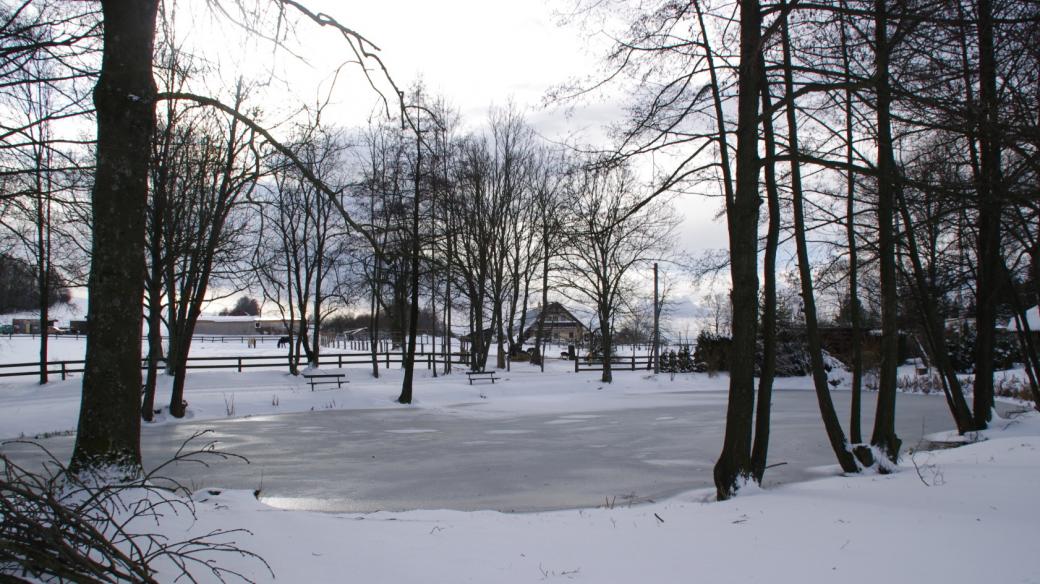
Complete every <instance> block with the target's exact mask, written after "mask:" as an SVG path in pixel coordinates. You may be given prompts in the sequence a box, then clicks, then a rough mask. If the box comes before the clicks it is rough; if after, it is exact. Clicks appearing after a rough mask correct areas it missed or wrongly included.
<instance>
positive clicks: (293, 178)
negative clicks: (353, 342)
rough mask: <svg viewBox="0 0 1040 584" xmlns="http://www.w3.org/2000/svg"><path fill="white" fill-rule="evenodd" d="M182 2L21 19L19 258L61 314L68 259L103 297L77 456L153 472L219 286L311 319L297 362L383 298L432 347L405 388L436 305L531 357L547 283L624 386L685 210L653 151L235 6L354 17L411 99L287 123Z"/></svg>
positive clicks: (14, 112)
mask: <svg viewBox="0 0 1040 584" xmlns="http://www.w3.org/2000/svg"><path fill="white" fill-rule="evenodd" d="M175 8H176V6H175V5H172V4H171V5H165V4H160V3H158V2H153V1H149V2H127V1H117V0H112V1H104V2H101V3H100V10H99V11H98V10H95V9H94V5H83V4H75V5H67V3H61V2H55V3H49V2H23V3H21V4H18V5H13V6H11V7H10V8H8V7H7V6H6V5H5V7H4V9H3V12H2V13H0V23H2V27H3V28H2V29H0V34H2V36H3V38H4V39H5V44H4V49H3V52H2V54H0V58H2V61H0V78H2V79H3V83H2V86H0V89H3V91H4V93H3V96H2V97H3V100H4V104H3V105H4V107H3V109H2V111H3V115H4V116H5V117H4V119H3V134H2V137H3V143H2V144H0V147H2V148H0V155H2V157H3V164H4V169H3V174H2V175H0V178H2V180H3V187H4V188H3V195H2V198H0V204H2V205H4V214H3V216H2V217H3V223H4V227H6V228H7V231H5V235H4V237H3V239H2V243H3V245H4V246H5V247H4V248H3V249H2V250H0V251H3V252H4V254H5V256H6V255H10V253H9V252H11V250H14V249H15V248H17V249H18V251H19V253H21V254H22V255H23V256H24V260H21V261H22V263H23V264H25V265H31V266H32V269H33V270H34V273H35V274H36V275H37V280H38V287H39V289H40V294H39V298H41V301H40V304H41V306H40V310H41V313H42V314H41V318H43V319H46V317H47V302H46V301H45V299H46V298H48V297H49V296H51V295H52V294H50V293H49V288H50V287H54V286H55V284H54V279H53V278H51V274H54V273H60V274H61V275H62V277H63V278H64V279H65V281H67V282H70V283H78V282H81V281H83V280H86V284H87V285H88V287H89V292H90V305H89V314H88V318H89V335H88V341H87V356H86V361H87V363H86V366H85V372H84V378H83V403H82V407H81V412H80V428H79V432H78V434H77V443H76V450H75V453H74V456H73V464H72V470H73V472H78V471H79V470H81V469H91V468H94V467H96V466H99V465H100V466H106V465H111V464H115V465H117V466H120V467H121V468H123V469H124V470H125V471H126V472H127V473H128V474H130V475H132V474H134V473H135V472H136V470H135V469H139V464H140V459H139V453H138V445H137V444H138V438H137V437H138V434H139V429H140V422H141V419H144V420H146V421H148V420H151V419H152V417H153V416H154V414H155V412H156V411H157V410H156V408H157V407H158V406H159V405H161V402H163V401H165V398H166V397H167V396H165V395H160V391H159V390H160V388H161V389H164V390H165V389H167V387H163V386H167V384H165V383H160V380H161V379H163V377H162V376H161V373H162V372H163V371H165V373H166V374H167V376H168V379H169V380H170V383H169V384H168V389H169V394H168V397H169V402H168V404H169V405H168V407H169V412H170V414H172V415H173V416H183V415H184V413H185V401H184V394H183V390H184V383H185V376H186V366H185V364H186V358H187V356H188V354H189V352H190V349H191V341H192V335H193V331H194V328H195V325H196V322H197V321H198V319H199V317H200V316H201V314H202V312H203V310H204V309H205V308H206V307H207V304H208V303H209V302H212V301H213V300H214V299H215V298H219V297H222V296H223V297H227V296H230V295H232V294H237V293H240V292H241V291H243V290H246V289H251V290H254V291H255V290H259V291H260V292H261V293H262V294H261V295H262V298H263V300H264V303H265V305H266V306H274V307H275V309H276V310H278V311H279V312H280V313H281V315H282V317H283V320H284V322H285V323H286V325H287V327H289V328H290V330H289V336H290V339H291V342H290V345H291V349H290V350H291V353H290V355H291V364H290V369H291V370H292V371H293V372H294V373H295V372H297V370H298V369H299V367H300V365H301V364H302V363H304V362H306V364H307V365H308V366H318V364H319V360H320V354H319V353H320V343H319V340H318V331H319V330H320V327H321V323H322V321H323V320H324V319H325V318H327V317H328V316H329V315H330V314H332V312H334V311H335V310H337V309H340V308H343V307H344V306H354V307H357V306H365V305H367V306H368V308H369V309H370V312H371V321H372V326H371V327H370V330H371V331H372V334H373V335H376V334H378V332H379V331H380V330H382V329H390V330H391V331H392V333H393V337H394V338H395V339H400V340H401V342H402V343H403V344H404V350H405V351H406V352H407V353H408V355H407V357H408V358H406V359H405V360H404V363H405V366H404V367H405V376H404V382H403V384H402V391H401V396H400V401H401V402H404V403H407V402H409V401H410V400H411V396H412V379H413V374H412V368H413V367H414V355H415V352H416V338H417V333H418V331H417V327H418V322H419V320H420V315H421V314H425V315H430V316H432V318H433V325H434V327H435V328H436V329H437V331H435V332H437V333H439V335H438V336H439V337H440V338H441V339H442V340H443V341H442V342H443V344H442V346H441V350H442V351H444V352H448V351H450V350H451V344H450V342H449V339H450V338H451V337H452V336H453V335H452V331H453V329H457V328H460V325H459V323H466V326H467V328H468V329H469V333H470V335H469V336H470V339H471V343H472V344H471V347H470V351H471V353H472V355H473V360H472V363H473V366H474V367H475V368H478V369H483V368H484V367H485V366H486V365H487V363H488V360H489V358H490V355H491V353H492V351H494V353H495V356H494V358H495V365H496V366H497V367H508V366H509V364H510V362H511V356H517V355H519V354H520V353H521V352H522V351H523V350H524V348H525V347H524V345H525V343H529V342H532V341H531V339H528V338H526V337H525V335H524V332H525V330H527V329H528V328H529V327H530V325H531V324H532V323H531V322H530V321H531V319H532V317H531V316H530V315H531V311H530V309H531V308H532V307H533V306H534V304H535V303H536V302H538V301H537V298H539V297H540V298H541V300H540V303H541V304H543V305H545V304H547V303H548V301H549V300H550V299H553V300H556V299H558V298H561V297H566V298H570V299H572V300H573V301H575V302H578V303H582V304H587V305H591V306H594V307H595V308H596V320H597V324H598V328H599V329H600V330H599V331H598V334H599V335H600V336H601V337H602V343H601V351H602V356H603V357H604V360H605V362H606V364H607V365H606V367H605V371H604V380H605V381H609V380H610V369H609V356H610V353H611V347H612V342H611V334H612V332H613V330H614V328H615V326H616V322H617V321H618V320H619V319H621V318H623V317H624V315H625V313H626V311H627V312H632V310H633V309H632V307H634V306H636V305H641V306H642V305H645V304H646V302H645V298H637V296H640V295H641V296H643V297H645V296H646V291H645V290H640V289H639V287H638V286H636V284H635V282H636V277H637V274H638V273H639V272H640V271H641V270H646V269H648V268H649V263H650V262H651V261H653V260H655V259H658V258H660V257H661V256H662V255H664V254H665V250H666V249H667V248H668V246H669V244H670V240H669V237H670V234H671V230H672V228H673V227H674V222H673V221H671V220H670V219H669V216H670V215H669V214H668V212H667V209H666V205H664V204H663V203H655V204H653V205H649V206H647V205H644V204H641V201H642V199H643V196H644V195H645V193H644V192H643V187H642V184H643V181H641V180H638V179H637V174H638V173H636V172H635V171H634V170H633V169H632V167H631V166H630V165H628V164H627V163H625V162H623V161H616V160H608V159H603V158H602V157H592V156H586V155H577V154H574V153H573V152H572V151H569V150H567V149H563V148H560V147H556V146H551V145H549V144H547V143H545V142H544V141H542V140H541V139H539V138H538V137H537V136H536V135H535V133H534V132H533V130H532V129H531V127H530V126H529V125H528V124H527V122H526V121H525V120H524V119H523V116H522V115H521V114H520V113H519V112H518V111H517V110H516V109H515V108H513V107H507V108H504V109H497V110H493V111H492V113H491V115H490V117H489V120H488V122H487V124H486V126H485V127H484V128H483V129H479V130H474V131H468V132H464V131H463V130H462V123H461V120H460V119H459V115H458V114H457V113H455V112H454V111H453V110H452V109H451V108H450V107H449V106H447V105H445V103H444V102H443V100H433V99H430V98H428V97H426V96H425V95H424V94H423V91H422V90H421V89H420V88H416V89H413V90H412V91H410V92H409V93H407V94H406V93H405V92H403V91H399V90H398V88H397V86H396V84H395V83H394V81H393V79H392V78H390V76H389V75H388V74H387V71H386V69H385V67H383V64H382V61H381V60H380V57H379V52H378V48H377V47H375V45H373V44H372V43H371V42H370V41H368V40H367V39H366V38H364V37H363V36H361V35H359V34H358V33H357V32H356V31H353V30H352V29H349V28H347V27H344V26H342V25H341V24H340V23H339V22H337V21H336V20H335V19H333V18H331V17H329V16H328V15H325V14H317V13H313V12H311V11H309V10H308V9H307V8H306V7H305V6H303V5H301V4H299V3H297V2H289V1H285V2H276V3H273V4H272V5H270V6H267V5H263V4H252V3H249V2H233V3H227V4H226V5H219V6H218V7H217V8H218V10H217V13H218V14H219V15H220V17H221V18H223V19H226V20H227V21H229V22H231V23H233V25H234V26H238V27H241V28H242V29H243V30H246V31H250V32H251V33H256V32H259V31H266V32H265V33H264V34H263V35H261V36H262V37H263V38H265V39H267V41H269V42H270V43H271V44H272V45H273V46H274V47H276V49H277V47H280V46H282V45H283V44H284V43H285V42H286V41H287V39H288V38H289V36H290V35H291V31H292V30H293V27H294V26H296V25H299V24H300V23H305V22H310V23H311V24H314V25H318V26H321V27H328V28H331V29H334V30H336V31H338V32H339V33H340V34H341V35H342V38H343V41H344V48H345V49H346V51H347V54H348V55H351V56H352V57H351V58H350V59H348V61H357V62H360V63H362V64H363V65H364V67H363V68H362V75H363V78H365V79H367V80H368V81H369V82H370V83H371V84H372V86H373V88H375V89H377V91H381V92H383V93H384V94H385V95H392V96H393V97H394V99H393V100H390V99H385V98H384V100H383V104H384V105H385V112H384V113H385V114H386V115H385V117H384V118H383V119H384V121H382V122H372V123H371V124H370V126H369V127H368V128H367V129H364V130H359V131H352V130H346V129H343V128H340V127H337V126H335V125H331V124H328V123H327V120H328V119H329V118H330V117H331V116H328V115H325V114H324V108H325V107H326V106H327V105H328V100H326V101H325V102H324V103H319V105H318V106H317V107H315V108H306V107H301V110H300V112H298V113H297V115H296V116H295V117H294V118H293V120H292V121H290V122H282V123H281V124H278V125H280V126H282V127H283V128H286V127H287V128H288V130H287V131H284V133H285V134H286V136H287V137H285V138H278V137H276V135H275V132H274V131H272V130H271V128H270V127H269V126H267V125H266V121H265V120H264V116H265V112H264V110H263V108H261V107H258V104H260V103H262V101H263V95H262V94H263V85H262V84H251V83H249V82H248V81H246V80H242V79H239V80H238V81H237V82H235V83H234V84H232V85H231V86H230V87H227V88H226V89H224V90H221V91H220V92H218V94H214V95H201V94H199V93H197V92H196V91H197V90H196V89H194V88H196V87H198V86H199V85H200V84H199V83H197V82H196V80H198V79H200V78H205V77H206V76H207V75H210V74H212V73H213V72H212V71H210V70H209V67H211V64H210V63H208V62H207V61H206V60H205V59H203V58H197V57H196V56H194V55H192V54H191V53H190V52H187V51H185V50H184V49H183V48H182V45H181V44H180V43H179V42H178V39H177V36H176V34H175V33H176V27H175V23H176V18H175V17H174V15H173V14H172V11H173V10H175ZM8 41H9V42H8ZM299 120H303V121H299ZM92 125H96V136H94V137H91V136H90V133H91V132H90V130H91V128H90V127H91V126H92ZM59 130H60V131H59ZM57 249H60V250H61V252H60V253H54V250H57ZM67 250H70V251H67ZM11 253H13V252H11ZM62 262H64V263H62ZM66 264H67V265H66ZM86 265H89V276H88V275H87V274H85V273H83V272H85V269H84V268H83V266H86ZM137 303H141V304H142V310H140V311H137V310H132V309H128V307H130V306H135V305H136V304H137ZM381 320H382V321H384V322H386V323H387V324H386V325H383V324H382V322H381ZM143 324H146V326H144V327H143V326H142V325H143ZM543 324H544V323H542V322H539V323H538V327H537V330H538V332H537V334H536V335H535V339H534V340H533V343H534V344H535V345H536V348H537V351H536V355H538V357H539V358H540V353H541V352H543V350H542V347H541V346H540V345H541V342H542V339H543V336H544V335H543V332H544V330H543V329H544V327H543ZM142 330H146V331H147V351H146V354H147V357H146V363H147V367H146V369H145V371H146V373H145V375H144V378H143V379H142V375H141V366H140V365H141V353H142V351H140V350H139V347H140V335H141V331H142ZM42 342H43V343H46V341H45V340H44V341H42ZM372 346H373V350H375V347H376V344H375V343H373V345H372ZM41 360H42V361H46V345H45V344H44V345H43V348H42V354H41ZM446 361H448V360H446ZM373 373H374V374H375V375H378V370H375V371H374V372H373ZM41 381H46V379H43V380H41ZM142 387H143V388H144V397H143V400H141V399H140V396H141V388H142ZM131 412H133V415H131Z"/></svg>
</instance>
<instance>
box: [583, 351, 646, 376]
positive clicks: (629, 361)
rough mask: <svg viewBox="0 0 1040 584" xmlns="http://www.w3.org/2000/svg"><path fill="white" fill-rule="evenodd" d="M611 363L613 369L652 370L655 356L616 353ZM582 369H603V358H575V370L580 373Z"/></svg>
mask: <svg viewBox="0 0 1040 584" xmlns="http://www.w3.org/2000/svg"><path fill="white" fill-rule="evenodd" d="M610 365H611V370H613V371H624V370H625V369H629V370H631V371H635V370H637V369H646V370H652V369H653V368H654V358H653V357H652V356H650V355H635V354H632V355H627V356H626V355H614V356H613V357H611V358H610ZM581 371H603V359H595V358H593V359H589V358H586V357H578V358H577V359H575V360H574V372H575V373H579V372H581Z"/></svg>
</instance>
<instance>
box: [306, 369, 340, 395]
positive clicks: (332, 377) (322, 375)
mask: <svg viewBox="0 0 1040 584" xmlns="http://www.w3.org/2000/svg"><path fill="white" fill-rule="evenodd" d="M346 376H347V375H346V373H326V372H310V373H304V374H303V378H304V379H306V380H307V383H310V384H311V391H314V386H315V385H327V384H333V383H335V384H336V387H337V388H341V387H343V384H344V383H350V381H349V380H347V379H344V378H345V377H346Z"/></svg>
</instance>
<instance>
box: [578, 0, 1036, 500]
mask: <svg viewBox="0 0 1040 584" xmlns="http://www.w3.org/2000/svg"><path fill="white" fill-rule="evenodd" d="M607 4H610V5H611V8H610V10H612V11H613V13H616V14H631V15H632V19H631V21H630V22H631V25H630V26H629V27H628V28H626V29H625V30H624V31H622V33H621V34H620V35H619V38H620V39H622V40H621V41H620V42H618V43H617V44H616V45H615V47H614V50H613V51H612V52H611V54H610V55H609V59H608V61H607V62H608V63H609V64H610V65H611V66H612V67H613V68H614V71H612V75H611V77H612V78H614V79H618V78H624V77H626V76H627V77H629V78H632V79H637V80H639V82H640V84H639V88H638V89H636V90H635V91H634V93H635V103H634V105H633V107H632V108H631V112H632V116H631V117H630V123H629V124H628V125H626V126H625V127H624V128H622V129H621V130H620V132H619V136H618V137H619V143H620V144H622V146H621V147H620V148H619V149H618V156H619V157H621V158H630V157H634V156H639V155H642V154H649V153H657V154H658V159H659V160H660V159H661V158H662V155H667V156H669V157H670V159H672V160H677V161H678V162H676V163H675V164H674V165H673V166H672V167H671V168H670V169H669V172H667V173H665V174H663V175H662V176H661V177H659V188H658V190H659V191H661V192H663V191H666V190H669V189H682V190H687V191H693V192H699V193H702V194H706V195H710V196H720V197H721V198H722V200H723V206H724V213H725V217H726V220H727V223H728V227H729V269H730V279H731V285H732V293H731V306H732V322H731V329H732V336H733V349H732V354H731V356H730V358H731V360H732V362H734V363H738V364H739V363H744V364H747V363H751V362H753V359H754V355H755V350H756V343H757V342H759V341H761V344H762V349H763V353H764V361H765V363H764V365H763V367H762V371H761V375H760V377H759V385H758V389H757V405H756V388H755V385H754V383H755V379H754V376H753V372H752V368H751V367H746V366H740V365H737V366H735V367H733V368H732V371H731V377H730V400H729V411H728V416H727V429H726V437H725V443H724V448H723V452H722V455H721V457H720V459H719V461H718V464H717V466H716V468H715V478H716V485H717V487H718V495H719V497H720V498H726V497H729V496H731V495H732V494H733V493H734V492H735V491H736V490H737V489H738V488H739V486H740V485H741V484H742V481H745V480H753V481H761V478H762V474H763V472H764V470H765V468H766V464H765V461H766V453H767V445H768V417H769V400H770V388H771V383H772V379H771V378H772V363H773V360H774V359H775V327H776V290H777V285H776V282H777V274H778V273H779V272H781V271H782V270H783V269H784V266H783V265H781V264H778V254H784V255H788V256H790V257H791V261H792V262H794V263H795V264H796V265H797V272H798V274H799V280H800V291H801V305H802V308H803V312H804V326H805V331H806V337H807V340H808V344H809V348H810V353H811V357H812V362H813V380H814V383H815V386H816V390H817V395H818V397H819V405H820V411H821V414H822V416H823V420H824V423H825V427H826V430H827V434H828V437H829V439H830V442H831V444H832V446H833V447H834V452H835V456H836V457H837V459H838V461H839V462H840V464H841V466H842V468H843V470H845V471H846V472H856V471H858V470H859V469H860V468H862V466H863V465H871V464H875V463H878V464H881V465H882V468H883V465H884V464H885V462H884V461H885V460H895V459H896V457H897V456H898V452H899V447H900V440H899V438H898V437H897V436H896V434H895V428H894V416H895V400H896V367H897V366H898V364H899V363H898V342H899V336H900V334H905V333H909V332H914V330H916V331H917V332H918V333H919V335H920V336H921V337H923V338H924V339H925V340H926V342H925V343H924V344H925V345H926V350H927V353H928V357H929V359H930V361H931V362H932V364H933V365H934V366H936V367H937V368H938V369H939V370H940V372H941V378H942V383H943V389H944V391H945V393H946V396H947V401H948V404H949V407H950V411H951V413H952V415H953V418H954V420H955V422H956V425H957V427H958V429H959V430H961V431H962V432H965V431H969V430H973V429H979V428H985V427H986V425H987V423H988V422H989V421H990V417H991V415H992V413H991V412H992V408H993V350H994V339H995V335H996V334H997V333H996V329H997V324H998V316H1003V317H1012V318H1013V319H1014V320H1015V321H1017V322H1018V323H1020V325H1019V327H1018V329H1019V330H1020V331H1022V332H1020V333H1019V341H1018V342H1019V343H1020V345H1021V348H1022V351H1023V354H1024V355H1025V360H1026V365H1027V372H1028V374H1029V378H1030V383H1031V391H1032V395H1033V397H1034V398H1036V401H1037V403H1038V404H1040V392H1038V390H1037V384H1036V380H1037V375H1036V374H1037V369H1036V366H1037V360H1036V350H1035V347H1033V346H1032V343H1033V339H1034V338H1035V337H1032V336H1031V335H1030V334H1029V332H1028V330H1027V329H1028V327H1027V326H1025V325H1026V324H1027V323H1025V312H1024V311H1025V309H1026V308H1027V307H1029V306H1033V305H1035V304H1036V303H1037V302H1038V300H1040V296H1038V292H1040V289H1038V288H1037V266H1038V265H1040V262H1038V255H1037V251H1036V250H1037V235H1038V231H1037V229H1038V228H1037V226H1038V225H1040V220H1038V213H1040V206H1038V205H1037V200H1038V198H1037V191H1036V184H1037V182H1036V179H1037V169H1038V167H1037V146H1038V142H1037V136H1038V135H1040V133H1038V117H1037V115H1036V112H1037V111H1038V109H1037V107H1038V105H1040V103H1038V100H1040V92H1038V91H1037V88H1038V86H1037V84H1036V82H1035V81H1036V79H1037V76H1038V72H1040V54H1038V53H1037V50H1036V46H1035V39H1036V35H1037V33H1038V31H1040V7H1038V6H1037V5H1036V4H1035V3H1031V2H1010V1H1008V2H1002V1H999V0H998V1H992V0H964V1H961V0H954V1H942V2H921V1H916V0H869V1H866V0H864V1H858V0H840V1H835V2H825V3H817V2H813V3H806V2H800V1H798V0H781V1H779V2H775V3H767V2H761V1H760V0H739V1H737V2H706V1H695V2H689V3H686V2H683V3H677V2H658V3H652V5H650V6H646V5H642V6H640V7H638V8H631V7H627V3H624V2H617V3H607ZM622 5H624V6H622ZM602 8H603V3H597V5H596V6H595V7H594V8H591V9H590V10H591V12H590V13H595V11H596V10H601V9H602ZM625 9H627V10H629V11H628V12H625ZM1030 39H1032V40H1030ZM763 203H765V204H764V205H763ZM782 242H788V243H782ZM792 248H793V249H792ZM780 257H781V258H782V257H783V255H781V256H780ZM836 273H837V274H839V275H838V276H837V277H836V276H835V274H836ZM821 275H823V276H826V277H827V279H828V282H829V283H830V285H832V286H833V285H835V284H837V285H841V286H843V287H844V289H845V293H844V294H843V296H844V299H843V304H844V305H845V307H846V312H847V313H848V314H849V315H851V325H852V328H853V338H854V342H853V354H854V357H853V359H852V369H853V379H854V385H853V411H852V412H851V413H850V417H851V420H850V424H849V426H848V427H849V432H850V434H849V435H846V434H845V432H844V429H843V428H842V425H841V423H840V422H839V418H838V415H837V413H836V412H835V410H834V407H833V404H832V403H831V399H830V396H829V393H828V388H827V383H826V382H827V379H826V375H825V372H824V367H823V360H822V352H821V343H820V334H819V320H820V316H819V314H818V309H817V298H816V296H817V288H818V287H817V285H816V283H815V282H814V279H818V278H820V277H821ZM760 279H761V282H760ZM864 280H871V281H876V282H878V286H877V288H876V289H870V288H865V287H864V285H863V282H864ZM867 296H872V297H874V298H872V302H871V304H875V305H877V306H878V307H879V308H880V321H881V323H880V325H881V327H880V328H881V350H880V373H879V391H878V394H877V412H876V416H875V422H874V428H873V432H872V434H871V436H870V439H869V442H867V443H864V442H863V438H862V436H861V430H860V422H859V416H860V407H861V405H860V403H861V388H862V376H863V372H864V365H863V353H862V351H863V339H864V335H865V334H866V333H867V330H866V325H865V323H864V321H863V306H865V305H866V302H864V299H865V297H867ZM964 312H967V313H968V314H969V315H970V316H971V317H972V318H973V320H974V326H975V328H976V330H977V334H978V341H977V344H976V355H975V378H974V384H973V397H974V400H973V405H972V406H971V407H969V404H968V401H967V399H966V398H965V395H964V392H963V389H964V388H962V386H961V384H960V382H959V381H958V378H957V376H956V375H955V373H954V371H953V370H952V368H951V366H950V360H949V359H948V356H947V355H946V354H945V352H946V348H945V347H946V346H945V343H944V334H945V330H944V328H945V327H944V319H945V318H950V317H957V316H965V314H963V313H964Z"/></svg>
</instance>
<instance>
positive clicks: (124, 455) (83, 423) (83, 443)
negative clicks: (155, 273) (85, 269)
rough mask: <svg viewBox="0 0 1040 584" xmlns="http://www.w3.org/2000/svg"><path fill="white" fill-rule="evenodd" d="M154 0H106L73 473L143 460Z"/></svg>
mask: <svg viewBox="0 0 1040 584" xmlns="http://www.w3.org/2000/svg"><path fill="white" fill-rule="evenodd" d="M157 6H158V4H157V2H156V1H155V0H103V1H102V3H101V7H102V12H103V16H104V40H103V43H104V44H103V57H102V63H101V72H100V75H99V77H98V81H97V85H96V86H95V88H94V105H95V107H96V110H97V126H98V133H97V165H96V168H95V174H94V187H93V191H92V197H91V204H92V209H93V217H94V226H93V238H92V242H93V255H92V259H91V265H90V279H89V287H90V307H89V309H88V319H89V321H90V334H89V335H87V350H86V365H85V367H84V373H83V401H82V404H81V406H80V413H79V424H78V429H77V432H76V447H75V450H74V452H73V454H72V461H71V463H70V467H71V469H72V470H73V471H74V472H78V471H83V470H88V469H92V468H100V467H102V466H109V465H113V466H118V467H120V468H121V469H122V471H123V472H124V473H126V474H128V475H129V474H137V473H139V472H140V468H141V447H140V431H141V418H140V416H139V415H138V408H139V407H140V399H141V361H140V359H141V319H142V314H141V310H140V309H139V307H140V304H141V297H142V295H143V291H144V290H143V289H144V279H143V277H142V276H143V273H142V271H143V268H144V208H145V202H146V200H147V196H148V153H149V152H150V143H151V139H152V133H153V132H154V130H155V94H156V89H155V82H154V80H153V79H152V49H153V41H154V38H155V16H156V8H157Z"/></svg>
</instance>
